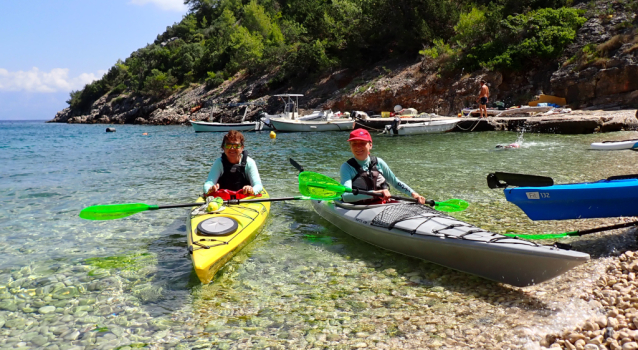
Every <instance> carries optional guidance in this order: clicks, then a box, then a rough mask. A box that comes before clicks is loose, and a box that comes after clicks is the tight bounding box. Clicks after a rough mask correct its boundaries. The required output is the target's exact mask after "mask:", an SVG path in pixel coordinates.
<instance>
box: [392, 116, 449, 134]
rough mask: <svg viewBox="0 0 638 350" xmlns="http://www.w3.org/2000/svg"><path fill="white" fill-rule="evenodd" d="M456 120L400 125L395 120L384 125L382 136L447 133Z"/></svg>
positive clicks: (398, 121)
mask: <svg viewBox="0 0 638 350" xmlns="http://www.w3.org/2000/svg"><path fill="white" fill-rule="evenodd" d="M458 122H459V120H458V119H446V120H432V121H427V122H421V123H410V124H401V122H400V120H395V121H394V122H392V124H390V125H386V126H385V129H384V130H383V133H384V134H388V135H392V136H404V135H420V134H433V133H442V132H448V131H451V130H452V129H454V127H455V126H456V124H458Z"/></svg>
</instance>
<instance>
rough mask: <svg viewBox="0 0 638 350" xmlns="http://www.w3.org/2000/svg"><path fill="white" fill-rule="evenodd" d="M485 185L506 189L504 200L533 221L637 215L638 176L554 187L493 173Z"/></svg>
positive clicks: (547, 181) (531, 177)
mask: <svg viewBox="0 0 638 350" xmlns="http://www.w3.org/2000/svg"><path fill="white" fill-rule="evenodd" d="M490 177H491V179H490ZM535 179H536V180H539V179H540V180H539V181H535ZM501 181H505V184H503V183H501ZM521 181H522V182H521ZM488 185H489V186H490V187H491V188H496V187H505V189H504V190H503V192H504V193H505V198H506V199H507V200H508V201H509V202H512V203H514V204H516V205H517V206H518V207H519V208H521V209H522V210H523V211H524V212H525V214H527V216H528V217H529V218H530V219H532V220H569V219H590V218H608V217H619V216H638V174H637V175H621V176H613V177H609V178H607V179H603V180H600V181H596V182H582V183H573V184H559V185H554V184H553V180H552V179H551V178H548V177H542V176H534V175H522V174H509V173H494V174H490V175H488ZM507 186H520V187H512V188H509V187H507Z"/></svg>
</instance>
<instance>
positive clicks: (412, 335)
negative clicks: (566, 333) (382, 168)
mask: <svg viewBox="0 0 638 350" xmlns="http://www.w3.org/2000/svg"><path fill="white" fill-rule="evenodd" d="M107 126H108V125H66V124H43V123H34V122H1V123H0V164H2V166H0V324H3V327H2V328H0V346H2V347H13V346H26V347H40V346H44V347H46V346H59V347H62V348H64V347H67V348H69V347H79V348H115V347H118V346H127V345H133V346H142V345H145V344H150V346H152V347H161V346H166V347H172V346H176V345H177V344H181V345H180V346H183V347H185V348H191V347H196V346H199V345H200V344H201V345H202V346H204V347H206V346H214V347H220V348H233V347H237V346H249V347H257V348H258V347H268V346H270V347H286V348H302V347H307V348H312V347H319V348H321V347H329V348H334V347H336V346H337V345H338V346H341V347H344V348H351V347H354V346H357V344H359V345H361V344H360V343H366V344H367V345H368V346H371V347H372V346H376V347H379V348H383V347H384V346H385V345H387V346H400V347H402V348H409V347H412V346H413V347H414V348H419V346H420V347H423V346H424V345H432V344H434V345H436V344H437V343H440V344H441V345H442V346H444V347H445V346H450V347H454V346H457V347H463V344H464V343H463V341H465V340H464V339H468V338H474V339H475V340H476V339H477V338H478V337H479V334H478V333H477V334H474V331H472V330H473V329H479V330H481V329H485V331H481V334H482V335H480V336H482V337H484V338H485V341H486V342H488V343H485V344H490V343H489V342H490V341H491V342H493V343H494V344H501V345H503V344H508V342H510V341H512V342H511V343H510V345H507V346H506V347H509V346H511V347H520V346H532V345H530V344H531V343H530V339H531V340H532V341H535V340H537V339H536V338H538V337H539V336H541V335H542V334H543V333H544V332H549V331H552V330H555V328H556V327H559V325H568V324H569V323H570V322H575V321H574V320H578V319H579V318H582V317H585V316H586V315H588V314H590V313H591V312H593V311H592V310H591V309H590V308H588V307H587V306H586V305H581V304H579V299H578V294H579V293H581V292H582V290H586V288H587V283H590V282H588V281H590V280H591V279H593V278H595V271H596V270H597V267H598V266H599V265H598V264H603V263H604V258H601V256H605V255H606V254H609V253H610V252H613V251H617V250H623V249H627V248H628V247H631V245H632V244H633V242H631V239H632V237H629V235H618V236H617V237H615V238H613V239H608V238H607V239H600V238H598V236H589V237H586V238H583V239H580V240H578V241H575V242H574V245H575V247H576V249H579V250H583V251H587V252H589V253H590V254H592V255H593V256H594V257H595V258H596V259H595V260H594V261H593V262H592V263H591V264H588V265H587V266H584V267H583V268H581V269H577V270H576V271H575V272H574V273H572V274H568V275H567V276H565V277H562V278H559V279H556V280H554V281H550V282H549V283H546V284H542V285H540V286H535V287H532V288H527V289H516V288H510V287H507V286H501V285H498V284H494V283H490V282H486V281H483V280H480V279H477V278H474V277H471V276H468V275H465V274H462V273H457V272H454V271H452V270H449V269H445V268H441V267H438V266H435V265H432V264H429V263H426V262H423V261H419V260H415V259H410V258H405V257H402V256H400V255H397V254H394V253H390V252H386V251H383V250H380V249H377V248H375V247H372V246H369V245H367V244H363V243H361V242H359V241H356V240H354V239H352V238H350V237H349V236H347V235H346V234H344V233H342V232H341V231H339V230H338V229H336V228H334V227H332V226H331V225H330V224H329V223H327V222H326V221H324V220H323V219H321V218H320V217H318V216H317V215H316V214H314V213H313V212H312V210H311V207H310V205H309V204H308V203H304V202H289V203H276V204H273V206H272V215H271V217H270V219H269V222H268V224H267V226H266V228H265V230H264V232H263V233H262V234H261V235H260V236H258V238H257V239H256V240H255V242H254V243H252V244H251V245H249V246H248V247H247V248H245V249H244V250H243V251H242V252H241V253H240V254H239V255H238V256H237V257H236V258H235V259H234V260H233V261H231V262H230V263H229V264H228V265H227V266H226V267H225V268H224V269H223V270H222V271H221V272H220V274H219V275H218V278H217V279H216V280H215V281H214V283H211V284H210V285H207V286H202V285H200V284H199V282H198V280H197V278H196V276H195V275H194V273H193V272H192V266H191V262H190V258H189V256H188V254H187V251H186V237H185V234H186V226H185V223H186V214H187V210H186V209H173V210H162V211H155V212H146V213H140V214H136V215H134V216H131V217H129V218H125V219H121V220H114V221H85V220H82V219H80V218H79V217H78V216H77V214H78V212H79V211H80V210H81V209H82V208H84V207H86V206H89V205H95V204H107V203H130V202H143V203H148V204H177V203H188V202H191V201H192V200H193V199H194V198H195V197H196V196H197V195H198V194H199V192H200V191H201V186H202V184H203V182H204V180H205V179H206V176H207V174H208V171H209V168H210V165H211V164H212V161H213V160H214V159H215V158H216V157H217V156H218V154H219V144H220V142H221V138H222V135H221V134H214V133H204V134H196V133H194V132H193V131H192V129H191V128H190V127H179V126H134V125H117V126H115V127H116V129H117V132H116V133H105V132H104V131H105V128H106V127H107ZM145 132H146V133H148V135H147V136H143V135H142V133H145ZM631 136H634V134H633V133H630V132H622V133H614V134H604V135H600V134H599V135H576V136H571V135H544V134H525V135H523V136H522V137H521V135H518V134H516V133H508V132H489V133H468V134H460V133H450V134H442V135H427V136H412V137H401V138H400V137H394V138H391V137H383V136H373V137H374V140H375V143H374V148H373V152H374V154H375V155H377V156H379V157H381V158H383V159H384V160H386V162H387V163H388V164H389V165H390V166H391V167H392V169H393V170H394V172H395V173H396V174H397V176H398V177H399V178H400V179H402V180H403V181H405V182H406V183H408V184H410V186H412V187H413V188H414V189H415V190H417V191H419V192H420V193H422V194H424V195H426V196H427V197H428V198H433V199H435V200H445V199H448V198H462V199H465V200H467V201H468V202H470V204H471V206H470V208H469V209H468V210H467V211H465V212H462V213H457V214H456V215H455V216H457V217H458V218H460V219H463V220H466V221H468V222H471V223H473V224H475V225H478V226H481V227H483V228H486V229H490V230H493V231H494V232H500V233H502V232H506V231H512V232H519V233H541V232H563V231H568V230H573V229H578V228H583V227H594V226H595V225H599V224H603V223H605V222H606V221H604V220H582V221H565V222H560V223H556V222H539V223H535V222H532V221H530V220H529V219H527V218H526V216H525V215H524V214H523V213H522V211H520V210H519V209H518V208H516V207H515V206H514V205H512V204H509V203H507V202H506V201H505V199H504V197H503V194H502V191H500V190H491V189H488V188H487V185H486V180H485V176H486V175H487V173H489V172H493V171H506V172H519V173H528V174H536V175H546V176H551V177H553V178H554V179H555V181H556V182H575V181H589V180H591V181H594V180H598V179H601V178H604V177H608V176H612V175H620V174H630V173H635V172H636V170H635V162H636V157H638V153H635V152H631V151H616V152H596V151H590V150H588V146H589V143H591V142H594V141H600V140H606V139H624V138H628V137H631ZM346 138H347V134H346V133H336V132H335V133H313V134H301V133H291V134H278V136H277V139H276V140H275V141H272V140H270V139H269V138H268V134H267V133H257V134H255V133H252V134H247V150H248V152H249V153H250V154H251V156H252V157H253V158H255V160H256V161H257V164H258V165H259V170H260V173H261V177H262V180H263V182H264V185H265V187H266V188H267V189H268V190H269V192H270V194H271V196H277V197H279V196H282V197H283V196H291V195H297V194H298V192H297V189H296V187H297V180H296V175H297V174H296V170H295V169H294V168H292V166H290V165H289V163H288V158H289V157H292V158H294V159H295V160H297V161H298V162H299V163H301V164H302V165H304V167H305V168H306V170H311V171H316V172H320V173H323V174H326V175H328V176H331V177H333V178H338V168H339V166H340V164H341V163H342V162H343V161H345V160H346V159H348V158H349V157H350V156H351V155H350V152H349V150H348V147H347V143H346V142H345V139H346ZM521 138H522V139H521ZM515 141H518V142H519V143H521V148H520V149H509V150H497V149H495V146H496V145H497V144H509V143H512V142H515ZM556 290H560V291H561V292H560V295H556V293H553V291H556ZM565 305H572V306H570V307H565ZM478 310H480V311H478ZM531 319H533V320H534V322H533V323H534V326H533V327H532V325H531V324H530V323H532V322H530V320H531ZM16 320H17V321H16ZM3 322H4V323H3ZM530 327H531V328H530ZM552 327H553V328H552ZM489 330H499V331H498V332H490V331H489ZM519 333H520V334H519ZM519 338H520V339H519ZM451 339H454V341H456V343H452V341H451ZM516 339H519V340H516ZM514 340H516V341H518V342H516V341H514ZM211 344H212V345H211ZM525 344H527V345H525Z"/></svg>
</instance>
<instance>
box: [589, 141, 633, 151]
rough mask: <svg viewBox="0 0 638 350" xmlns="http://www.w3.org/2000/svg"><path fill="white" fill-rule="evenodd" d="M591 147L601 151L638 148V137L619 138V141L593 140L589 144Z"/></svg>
mask: <svg viewBox="0 0 638 350" xmlns="http://www.w3.org/2000/svg"><path fill="white" fill-rule="evenodd" d="M590 148H591V149H595V150H601V151H615V150H621V149H638V139H633V140H621V141H603V142H594V143H592V144H591V145H590Z"/></svg>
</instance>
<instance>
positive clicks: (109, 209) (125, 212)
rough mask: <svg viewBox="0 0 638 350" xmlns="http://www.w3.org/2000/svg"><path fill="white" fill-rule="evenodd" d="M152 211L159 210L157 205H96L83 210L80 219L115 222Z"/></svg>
mask: <svg viewBox="0 0 638 350" xmlns="http://www.w3.org/2000/svg"><path fill="white" fill-rule="evenodd" d="M152 209H157V205H148V204H144V203H128V204H106V205H94V206H91V207H87V208H84V209H82V211H81V212H80V217H81V218H82V219H86V220H115V219H121V218H125V217H127V216H131V215H133V214H136V213H139V212H141V211H146V210H152Z"/></svg>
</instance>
